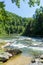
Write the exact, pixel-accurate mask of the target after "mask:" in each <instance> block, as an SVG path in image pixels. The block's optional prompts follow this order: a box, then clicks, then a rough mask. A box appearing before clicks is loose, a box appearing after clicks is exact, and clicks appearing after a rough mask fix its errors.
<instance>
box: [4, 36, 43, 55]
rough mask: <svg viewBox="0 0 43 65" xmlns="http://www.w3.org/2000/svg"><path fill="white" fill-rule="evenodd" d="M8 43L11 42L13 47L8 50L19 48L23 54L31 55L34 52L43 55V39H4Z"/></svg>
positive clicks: (21, 37) (18, 37)
mask: <svg viewBox="0 0 43 65" xmlns="http://www.w3.org/2000/svg"><path fill="white" fill-rule="evenodd" d="M3 40H4V41H6V42H10V43H11V45H10V46H8V48H9V47H10V48H13V49H14V48H17V49H20V50H22V54H24V55H31V53H32V52H33V51H38V52H42V53H43V38H30V37H23V36H15V37H14V38H10V39H9V38H7V39H3Z"/></svg>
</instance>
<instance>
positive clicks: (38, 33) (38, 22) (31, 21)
mask: <svg viewBox="0 0 43 65" xmlns="http://www.w3.org/2000/svg"><path fill="white" fill-rule="evenodd" d="M15 33H16V34H20V35H23V36H31V37H43V7H42V6H41V7H40V8H38V9H36V11H35V14H33V17H32V18H23V17H21V16H18V15H16V14H14V13H11V12H8V11H6V10H5V4H4V2H0V35H10V34H15Z"/></svg>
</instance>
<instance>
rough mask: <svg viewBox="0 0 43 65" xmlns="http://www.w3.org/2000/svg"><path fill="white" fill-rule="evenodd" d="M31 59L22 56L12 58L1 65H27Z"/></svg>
mask: <svg viewBox="0 0 43 65" xmlns="http://www.w3.org/2000/svg"><path fill="white" fill-rule="evenodd" d="M31 59H32V58H31V57H28V56H23V55H22V54H20V55H18V56H15V57H12V58H11V59H10V60H8V61H7V62H5V63H4V64H3V65H28V64H29V63H30V62H31Z"/></svg>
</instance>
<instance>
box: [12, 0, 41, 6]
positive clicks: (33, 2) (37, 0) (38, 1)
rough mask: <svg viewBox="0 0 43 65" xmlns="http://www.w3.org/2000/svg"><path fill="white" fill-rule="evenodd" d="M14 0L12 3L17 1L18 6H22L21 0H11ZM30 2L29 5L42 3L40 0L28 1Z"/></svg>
mask: <svg viewBox="0 0 43 65" xmlns="http://www.w3.org/2000/svg"><path fill="white" fill-rule="evenodd" d="M11 1H12V3H14V2H15V3H16V5H17V6H18V7H20V1H21V0H11ZM22 1H24V2H25V1H26V0H22ZM27 3H28V4H29V6H30V7H31V6H35V4H37V5H39V4H40V0H29V1H28V2H27Z"/></svg>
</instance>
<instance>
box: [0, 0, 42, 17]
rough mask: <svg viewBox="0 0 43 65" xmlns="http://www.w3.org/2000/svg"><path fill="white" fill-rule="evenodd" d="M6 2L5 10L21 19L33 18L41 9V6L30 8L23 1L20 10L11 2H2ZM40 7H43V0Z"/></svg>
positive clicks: (8, 0)
mask: <svg viewBox="0 0 43 65" xmlns="http://www.w3.org/2000/svg"><path fill="white" fill-rule="evenodd" d="M0 1H4V3H5V5H6V6H5V9H6V10H7V11H9V12H12V13H15V14H17V15H19V16H21V17H27V18H28V17H32V16H33V14H34V13H35V10H36V8H39V6H37V5H35V7H29V5H28V4H27V2H23V1H22V0H21V3H20V8H18V7H17V6H16V5H15V3H13V4H12V2H11V0H0ZM40 1H41V3H40V6H43V0H40Z"/></svg>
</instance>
